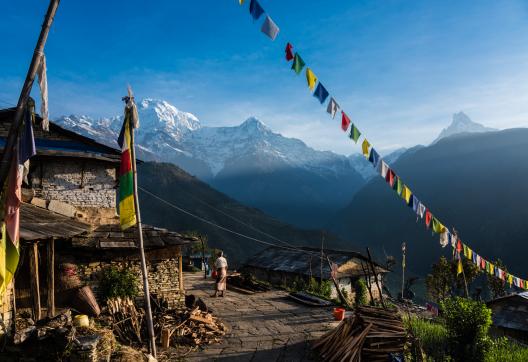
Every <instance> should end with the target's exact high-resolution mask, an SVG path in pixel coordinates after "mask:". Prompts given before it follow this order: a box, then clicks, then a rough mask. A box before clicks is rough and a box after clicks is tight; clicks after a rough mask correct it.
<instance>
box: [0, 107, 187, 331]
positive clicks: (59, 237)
mask: <svg viewBox="0 0 528 362" xmlns="http://www.w3.org/2000/svg"><path fill="white" fill-rule="evenodd" d="M14 114H15V109H14V108H11V109H4V110H0V146H1V147H3V146H4V145H5V140H6V136H7V133H8V130H9V127H10V124H11V121H12V119H13V118H14ZM41 121H42V120H41V119H40V117H38V116H37V117H36V122H35V125H34V133H35V144H36V147H37V154H36V155H35V156H34V157H32V158H31V161H30V170H29V175H28V179H27V183H24V185H23V203H22V205H21V217H20V234H21V236H20V238H21V241H20V242H21V247H20V262H19V266H18V270H17V274H16V278H15V285H16V288H15V289H16V290H15V293H13V288H12V286H13V284H11V285H10V286H9V288H8V290H7V292H6V293H4V295H3V296H2V298H0V299H1V300H0V317H2V320H3V321H4V324H6V325H9V324H10V319H11V314H12V306H13V305H14V303H13V302H14V301H13V298H15V297H16V306H17V309H23V308H31V310H32V311H33V315H34V317H35V319H37V320H38V319H40V318H41V317H42V316H44V313H43V310H44V309H45V312H46V314H48V315H52V314H53V313H54V309H55V306H56V307H57V308H60V307H61V306H63V305H64V303H67V301H65V300H63V299H64V298H61V296H62V294H63V293H61V291H62V290H63V289H64V288H65V286H64V285H62V284H64V283H62V282H63V281H64V280H66V279H67V277H68V276H70V277H71V276H72V275H71V274H72V273H73V274H75V279H77V280H79V281H80V283H81V284H82V285H90V286H91V287H92V289H93V290H94V292H95V294H96V295H97V296H99V294H98V290H99V288H98V280H99V275H100V272H101V271H102V270H103V269H104V268H106V267H108V266H111V265H113V266H118V267H125V266H126V267H129V268H131V269H132V270H133V271H134V272H135V273H136V274H137V275H138V276H140V275H141V273H140V269H139V265H140V262H139V252H138V250H137V247H136V235H137V230H136V228H135V227H133V228H130V229H128V230H126V231H124V232H123V231H121V229H120V227H119V217H118V214H117V209H116V206H117V204H118V200H117V189H118V179H117V175H118V169H119V161H120V151H119V150H117V149H114V148H112V147H108V146H106V145H103V144H100V143H98V142H96V141H94V140H92V139H90V138H87V137H84V136H81V135H79V134H77V133H75V132H71V131H68V130H66V129H63V128H61V127H60V126H58V125H56V124H54V123H53V122H51V123H50V129H49V132H44V131H42V129H41V126H40V123H41ZM143 235H144V239H145V249H146V256H147V262H148V269H149V282H150V290H151V292H152V294H154V295H157V296H158V297H161V298H163V299H165V300H166V301H167V302H168V304H172V305H174V304H176V303H178V302H179V301H180V300H181V297H182V295H183V292H184V285H183V275H182V273H181V270H182V268H181V267H182V252H181V249H182V247H184V246H185V245H188V244H191V243H193V242H195V241H196V240H195V239H193V238H187V237H184V236H182V235H181V234H179V233H176V232H171V231H168V230H166V229H161V228H156V227H153V226H150V225H144V230H143ZM71 265H74V266H75V268H74V269H75V270H72V269H71V268H70V267H67V266H71ZM66 274H68V275H66ZM138 280H139V283H140V280H141V278H138ZM138 289H139V290H140V291H141V292H140V293H142V288H138ZM48 292H49V293H48ZM61 303H62V305H61ZM1 333H2V328H1V324H0V334H1Z"/></svg>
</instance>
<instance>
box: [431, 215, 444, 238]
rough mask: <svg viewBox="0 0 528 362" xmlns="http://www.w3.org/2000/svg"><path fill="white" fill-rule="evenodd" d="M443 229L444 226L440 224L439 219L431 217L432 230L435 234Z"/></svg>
mask: <svg viewBox="0 0 528 362" xmlns="http://www.w3.org/2000/svg"><path fill="white" fill-rule="evenodd" d="M444 230H445V226H444V225H442V223H441V222H440V221H438V219H437V218H436V217H433V231H434V232H435V233H437V234H440V233H441V232H443V231H444Z"/></svg>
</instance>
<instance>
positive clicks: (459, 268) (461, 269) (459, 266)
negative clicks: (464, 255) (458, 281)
mask: <svg viewBox="0 0 528 362" xmlns="http://www.w3.org/2000/svg"><path fill="white" fill-rule="evenodd" d="M463 271H464V270H463V268H462V259H460V258H458V266H457V275H458V274H461V273H462V272H463Z"/></svg>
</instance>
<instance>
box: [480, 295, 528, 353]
mask: <svg viewBox="0 0 528 362" xmlns="http://www.w3.org/2000/svg"><path fill="white" fill-rule="evenodd" d="M486 304H487V305H488V307H489V308H490V309H491V313H492V314H491V319H492V321H493V324H492V326H491V329H490V332H491V334H492V335H493V336H495V337H503V336H506V337H509V338H513V339H515V340H517V341H518V342H521V343H523V344H527V343H528V292H522V293H516V294H510V295H506V296H504V297H499V298H496V299H493V300H490V301H489V302H487V303H486Z"/></svg>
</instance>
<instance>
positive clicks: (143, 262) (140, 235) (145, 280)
mask: <svg viewBox="0 0 528 362" xmlns="http://www.w3.org/2000/svg"><path fill="white" fill-rule="evenodd" d="M125 122H130V119H128V120H126V116H125ZM129 127H130V155H131V157H132V172H133V175H134V177H133V178H132V180H133V183H134V207H135V209H136V218H137V230H138V239H139V253H140V256H141V273H142V274H143V293H144V294H145V312H146V317H147V329H148V335H149V345H150V348H149V349H150V353H151V354H152V356H154V358H156V336H155V335H154V325H153V323H152V310H151V308H150V292H149V285H148V272H147V262H146V259H145V248H144V243H143V227H142V225H141V213H140V211H139V198H138V188H137V166H136V151H135V148H136V146H135V144H134V128H133V127H132V125H131V124H130V125H129Z"/></svg>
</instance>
